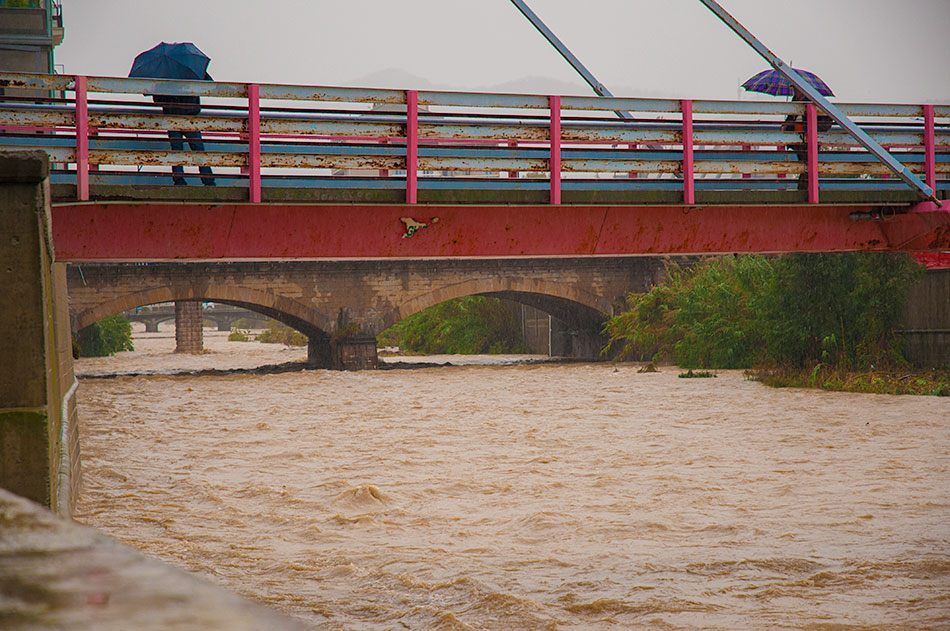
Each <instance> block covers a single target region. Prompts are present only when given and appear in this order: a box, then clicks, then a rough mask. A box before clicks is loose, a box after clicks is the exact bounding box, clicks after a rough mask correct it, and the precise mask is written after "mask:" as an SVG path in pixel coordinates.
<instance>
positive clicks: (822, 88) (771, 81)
mask: <svg viewBox="0 0 950 631" xmlns="http://www.w3.org/2000/svg"><path fill="white" fill-rule="evenodd" d="M795 72H797V73H798V74H800V75H801V76H802V77H803V78H804V79H805V81H807V82H808V84H809V85H810V86H811V87H813V88H815V89H816V90H817V91H818V94H820V95H822V96H834V95H835V94H834V92H832V91H831V88H829V87H828V85H827V84H826V83H825V82H824V81H822V80H821V79H819V78H818V75H816V74H814V73H813V72H808V71H807V70H799V69H798V68H795ZM742 87H743V88H745V89H746V90H748V91H749V92H762V93H763V94H771V95H772V96H789V95H790V94H792V93H793V92H794V91H795V87H794V86H793V85H792V84H791V82H790V81H789V80H788V79H786V78H785V77H783V76H782V75H781V74H779V71H778V70H775V69H774V68H773V69H771V70H763V71H762V72H760V73H759V74H757V75H755V76H754V77H752V78H751V79H749V80H748V81H746V82H745V83H743V84H742Z"/></svg>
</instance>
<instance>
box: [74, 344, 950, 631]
mask: <svg viewBox="0 0 950 631" xmlns="http://www.w3.org/2000/svg"><path fill="white" fill-rule="evenodd" d="M206 335H207V332H206ZM156 343H157V342H156ZM226 344H241V343H233V342H232V343H226ZM208 345H209V346H210V347H211V348H212V351H213V352H211V353H208V354H206V355H198V356H193V357H191V356H176V355H172V354H170V352H164V355H163V352H160V351H159V350H154V349H153V350H154V352H153V353H152V355H151V356H150V355H149V352H150V351H149V350H148V345H147V344H143V343H142V342H141V341H140V340H136V346H137V348H140V349H142V350H140V351H137V353H131V354H129V355H128V356H125V357H123V356H119V357H116V358H112V359H111V360H108V359H104V360H102V363H101V364H100V363H98V362H99V361H100V360H81V361H80V365H79V367H78V370H79V372H90V371H97V370H107V369H109V368H112V369H113V370H116V371H118V370H144V369H155V370H169V369H172V368H174V366H173V365H174V364H177V365H179V366H180V365H182V364H185V365H188V366H196V365H204V364H203V363H202V362H205V361H209V359H213V360H215V361H214V362H212V363H213V365H214V366H215V367H226V365H227V366H231V367H239V366H241V365H245V364H242V362H248V361H251V360H249V359H248V358H247V357H246V356H240V357H239V355H240V353H238V352H237V351H236V350H235V352H234V355H235V356H234V357H229V356H228V355H229V354H230V350H228V349H230V348H231V347H228V349H225V350H222V351H221V352H217V351H216V350H215V349H216V348H217V346H215V342H213V341H211V342H209V344H208ZM171 346H172V348H173V346H174V340H172V341H171ZM257 346H258V347H260V346H263V345H259V344H258V345H257ZM235 348H236V347H235ZM139 352H141V353H142V355H141V356H137V357H136V356H135V355H137V354H138V353H139ZM265 352H266V353H272V354H273V357H271V356H270V355H268V356H267V358H266V360H267V362H265V363H269V362H271V360H274V361H273V363H282V362H283V361H292V360H293V354H294V353H301V354H302V356H305V350H302V349H297V350H292V351H285V350H279V349H263V350H262V349H256V350H253V352H251V353H250V354H251V355H255V354H257V353H265ZM285 358H286V359H285ZM262 359H264V357H263V356H262V355H259V356H257V357H256V358H255V359H254V361H260V360H262ZM110 361H111V362H112V363H109V362H110ZM252 363H253V362H252ZM483 363H488V360H483ZM677 372H678V371H676V370H674V369H661V372H659V373H652V374H648V373H638V372H637V367H636V366H634V365H627V364H621V365H612V364H569V365H512V366H492V365H476V366H458V367H441V368H424V369H419V370H405V371H402V370H397V371H372V372H360V373H346V372H331V371H324V370H302V371H296V372H289V373H283V374H266V375H254V374H243V375H242V374H236V375H202V376H194V375H179V376H175V375H158V374H153V375H144V376H136V377H127V376H124V377H123V376H120V377H117V378H114V379H108V380H104V379H92V380H83V381H82V383H81V385H80V388H79V393H78V401H79V404H80V415H81V422H82V441H83V442H82V449H83V464H84V477H85V489H84V491H83V493H82V495H81V497H80V501H79V512H78V515H77V518H78V519H79V520H80V521H82V522H84V523H88V524H90V525H94V526H96V527H97V528H101V529H103V530H104V531H106V532H108V533H110V534H112V535H114V536H116V537H118V538H119V539H121V540H123V541H125V542H127V543H129V544H131V545H133V546H135V547H138V548H140V549H142V550H144V551H146V552H147V553H149V554H153V555H155V556H158V557H160V558H163V559H166V560H168V561H170V562H172V563H175V564H177V565H179V566H182V567H184V568H186V569H189V570H191V571H194V572H196V573H199V574H201V575H203V576H206V577H208V578H209V579H210V580H212V581H215V582H218V583H220V584H223V585H225V586H227V587H229V588H231V589H234V590H235V591H238V592H239V593H242V594H245V595H248V596H251V597H253V598H256V599H258V600H261V601H263V602H265V603H268V604H271V605H273V606H275V607H277V608H278V609H280V610H282V611H284V612H287V613H290V614H292V615H295V616H298V617H300V618H301V619H303V620H305V621H307V622H308V623H310V624H312V625H313V626H314V627H315V628H319V629H392V628H410V629H626V628H632V627H636V628H640V627H643V628H656V629H723V628H729V629H761V628H774V629H823V630H828V629H842V628H847V629H849V630H850V629H881V628H885V629H888V628H893V629H901V628H911V629H943V628H947V627H948V626H950V526H948V524H950V499H948V496H947V492H946V489H947V488H950V433H948V431H947V424H948V419H950V402H948V400H947V399H945V398H937V397H893V396H883V395H864V394H847V393H827V392H819V391H808V390H794V389H785V390H774V389H769V388H766V387H764V386H762V385H760V384H756V383H753V382H749V381H747V380H745V379H744V378H743V376H742V375H741V373H739V372H720V373H719V376H718V377H717V378H715V379H678V378H677V377H676V374H677Z"/></svg>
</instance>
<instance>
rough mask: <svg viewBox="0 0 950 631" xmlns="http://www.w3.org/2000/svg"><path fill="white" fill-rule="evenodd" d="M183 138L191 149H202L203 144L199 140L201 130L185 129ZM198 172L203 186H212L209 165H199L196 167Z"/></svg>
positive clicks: (211, 174) (212, 179) (212, 176)
mask: <svg viewBox="0 0 950 631" xmlns="http://www.w3.org/2000/svg"><path fill="white" fill-rule="evenodd" d="M185 138H187V139H188V146H189V147H191V150H192V151H204V150H205V145H204V143H203V142H201V132H200V131H186V132H185ZM198 173H200V174H201V183H202V184H204V185H205V186H214V185H215V183H214V172H213V171H212V170H211V167H208V166H200V167H198Z"/></svg>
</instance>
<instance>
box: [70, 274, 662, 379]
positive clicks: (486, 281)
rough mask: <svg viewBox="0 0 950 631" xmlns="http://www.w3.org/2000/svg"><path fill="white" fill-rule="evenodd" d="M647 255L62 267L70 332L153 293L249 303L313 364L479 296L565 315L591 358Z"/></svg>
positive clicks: (342, 357)
mask: <svg viewBox="0 0 950 631" xmlns="http://www.w3.org/2000/svg"><path fill="white" fill-rule="evenodd" d="M663 273H664V272H663V261H662V259H658V258H655V257H649V258H648V257H610V258H606V257H605V258H551V259H448V260H442V259H439V260H381V261H281V262H276V261H267V262H235V263H149V264H121V263H108V264H105V263H97V264H83V265H82V266H81V267H80V266H76V265H71V266H70V267H69V269H68V272H67V278H68V283H69V305H70V318H71V324H72V327H73V329H74V330H78V329H80V328H82V327H85V326H88V325H89V324H92V323H93V322H96V321H98V320H100V319H102V318H104V317H108V316H110V315H112V314H115V313H120V312H122V311H125V310H127V309H133V308H135V307H140V306H144V305H150V304H155V303H159V302H177V301H208V302H215V303H222V304H227V305H234V306H237V307H242V308H245V309H250V310H252V311H255V312H257V313H261V314H263V315H265V316H268V317H271V318H274V319H275V320H278V321H280V322H283V323H284V324H287V325H288V326H290V327H292V328H294V329H296V330H298V331H300V332H302V333H304V334H305V335H307V337H308V338H309V345H308V356H309V359H310V361H311V363H313V364H314V365H317V366H326V367H337V368H340V367H345V368H360V367H362V368H370V367H374V366H375V362H376V352H375V351H376V346H375V337H376V336H377V335H378V334H379V333H381V332H382V331H383V330H385V329H387V328H388V327H390V326H392V325H393V324H395V323H396V322H398V321H400V320H402V319H403V318H405V317H408V316H410V315H412V314H414V313H416V312H418V311H422V310H423V309H425V308H427V307H430V306H432V305H435V304H438V303H440V302H444V301H446V300H451V299H453V298H459V297H462V296H471V295H483V296H493V297H497V298H504V299H508V300H513V301H515V302H519V303H522V304H525V305H529V306H531V307H534V308H536V309H539V310H541V311H544V312H545V313H548V314H550V315H551V316H552V317H554V318H555V319H557V320H559V321H560V322H562V323H564V325H565V326H566V328H567V333H568V336H567V337H568V339H569V340H570V342H569V347H570V348H568V349H566V354H567V355H569V356H572V357H577V358H584V359H596V358H597V357H598V356H599V352H600V348H601V347H602V346H603V340H602V338H601V333H600V331H601V327H602V325H603V321H604V318H605V317H606V316H608V315H611V314H612V313H613V312H614V310H615V308H616V307H617V306H618V305H620V304H621V303H622V300H623V298H624V297H625V296H626V294H627V293H629V292H631V291H646V290H647V289H649V288H650V287H651V286H652V285H654V284H656V283H658V282H660V281H661V280H662V277H663Z"/></svg>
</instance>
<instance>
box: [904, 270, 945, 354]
mask: <svg viewBox="0 0 950 631" xmlns="http://www.w3.org/2000/svg"><path fill="white" fill-rule="evenodd" d="M903 326H904V331H903V336H904V351H905V354H906V356H907V359H908V360H909V361H910V362H911V363H912V364H914V365H915V366H922V367H927V368H950V269H934V270H929V271H927V273H926V274H925V275H924V278H923V279H922V280H921V281H920V282H919V283H917V285H915V286H914V287H913V288H912V289H911V292H910V296H909V297H908V300H907V307H906V308H905V310H904V318H903Z"/></svg>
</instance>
